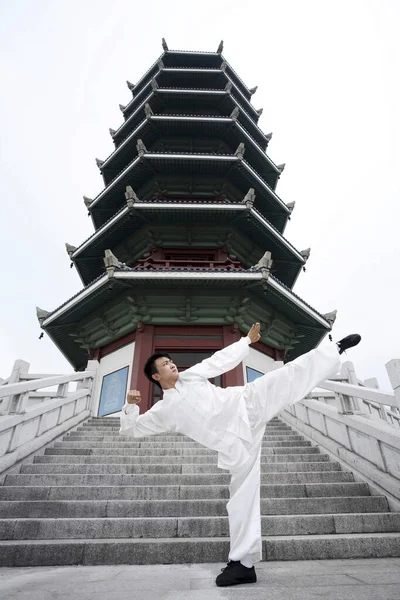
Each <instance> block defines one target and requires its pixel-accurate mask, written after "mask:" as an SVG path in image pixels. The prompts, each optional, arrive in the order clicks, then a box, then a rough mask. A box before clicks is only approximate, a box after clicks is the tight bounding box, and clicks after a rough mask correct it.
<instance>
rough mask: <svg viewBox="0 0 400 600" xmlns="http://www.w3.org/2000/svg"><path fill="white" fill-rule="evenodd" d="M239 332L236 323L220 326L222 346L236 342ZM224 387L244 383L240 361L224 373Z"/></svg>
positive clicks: (238, 338) (239, 336) (239, 335)
mask: <svg viewBox="0 0 400 600" xmlns="http://www.w3.org/2000/svg"><path fill="white" fill-rule="evenodd" d="M241 337H242V336H241V333H240V331H239V328H238V326H237V324H236V323H233V324H232V325H224V326H223V327H222V339H223V347H224V348H225V346H229V345H230V344H233V342H237V341H238V340H240V338H241ZM224 379H225V387H231V386H235V385H244V378H243V365H242V363H240V364H239V365H238V366H237V367H235V369H232V370H231V371H229V372H228V373H226V374H225V377H224Z"/></svg>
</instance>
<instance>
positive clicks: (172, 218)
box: [71, 202, 305, 288]
mask: <svg viewBox="0 0 400 600" xmlns="http://www.w3.org/2000/svg"><path fill="white" fill-rule="evenodd" d="M154 222H163V223H168V224H172V225H174V224H177V223H178V224H179V223H195V224H197V225H199V224H207V223H210V224H214V223H218V224H222V225H231V226H232V227H235V228H237V229H238V230H239V231H240V232H241V233H242V234H243V235H245V236H247V237H249V238H250V239H252V240H253V241H254V242H255V243H256V244H258V245H259V246H260V247H261V248H263V249H268V250H270V251H271V252H272V257H273V260H274V273H275V274H276V276H277V277H278V278H279V279H280V280H281V281H283V283H284V284H286V285H287V286H289V287H290V288H291V287H293V285H294V282H295V281H296V279H297V276H298V274H299V272H300V270H301V268H302V267H303V265H304V264H305V260H304V258H303V256H302V255H301V254H300V252H298V251H297V250H296V249H295V248H294V246H292V244H290V242H288V240H286V239H285V238H284V237H283V236H282V235H281V234H280V233H279V231H278V230H277V229H275V227H273V225H272V224H271V223H269V222H268V221H267V220H266V219H265V218H264V217H263V216H262V215H261V214H260V213H259V212H258V211H257V210H256V209H254V208H252V209H251V210H248V209H247V207H246V206H245V205H244V204H229V203H226V204H225V203H200V202H197V203H195V202H192V203H190V202H163V203H161V202H136V203H135V205H134V208H133V209H129V208H128V207H127V206H126V207H124V208H123V209H121V210H120V211H119V212H118V213H116V214H115V215H114V216H113V217H112V218H111V219H110V220H109V221H108V222H107V223H105V224H104V225H103V226H102V227H101V228H100V229H98V230H97V231H96V232H95V233H94V234H93V235H92V236H91V237H90V238H88V239H87V240H86V241H85V242H83V243H82V244H81V245H80V246H79V247H78V248H77V249H76V250H75V251H74V252H73V254H72V255H71V260H72V261H73V262H74V263H75V266H76V268H77V270H78V272H79V275H80V277H81V279H82V282H83V283H84V284H88V283H89V282H90V281H92V280H93V279H94V278H95V277H98V276H99V275H100V274H101V273H102V272H103V271H104V262H103V257H104V251H105V250H106V249H107V248H115V246H117V245H118V244H119V243H121V242H122V241H123V240H124V239H126V238H127V237H130V236H132V235H133V234H135V233H136V232H139V231H140V229H141V228H142V227H143V226H144V225H146V224H148V223H154ZM248 266H250V265H248Z"/></svg>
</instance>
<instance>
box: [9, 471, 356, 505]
mask: <svg viewBox="0 0 400 600" xmlns="http://www.w3.org/2000/svg"><path fill="white" fill-rule="evenodd" d="M284 475H285V479H282V478H279V479H278V478H273V479H272V480H271V475H261V483H262V485H271V484H273V485H283V484H290V485H292V484H306V483H345V482H352V478H353V476H352V474H351V473H340V472H332V473H329V472H328V473H319V474H318V473H304V474H303V475H306V476H307V477H306V478H305V479H304V478H303V477H300V476H298V475H297V474H293V476H294V477H293V478H290V479H289V477H290V474H289V473H286V474H284ZM312 475H313V476H314V475H315V477H310V476H312ZM324 475H326V476H327V477H323V476H324ZM335 475H336V476H338V475H342V476H344V475H348V477H347V478H345V479H343V478H342V477H341V478H340V479H339V478H337V477H334V476H335ZM178 477H179V478H180V479H177V478H178ZM172 478H175V479H172ZM214 478H215V479H214ZM228 484H229V476H228V475H226V476H224V481H222V480H221V476H218V475H212V474H210V473H205V474H204V475H136V476H135V485H138V486H146V485H147V486H149V485H153V486H159V485H160V486H162V485H165V486H168V485H225V486H228ZM126 487H128V491H126V490H125V488H126ZM113 490H114V492H113ZM129 490H130V488H129V486H125V487H124V489H123V490H122V491H119V492H118V493H119V494H125V496H124V497H128V498H129V497H130V496H129ZM113 493H115V489H114V487H112V486H111V487H109V486H101V487H100V486H99V487H98V488H96V489H95V490H93V486H84V485H78V486H73V485H70V486H39V487H37V486H11V485H9V486H2V487H0V500H90V499H93V500H95V499H99V498H100V499H101V498H105V497H111V496H112V494H113ZM118 497H119V498H121V497H122V496H121V495H120V496H118Z"/></svg>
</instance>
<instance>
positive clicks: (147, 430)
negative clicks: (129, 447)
mask: <svg viewBox="0 0 400 600" xmlns="http://www.w3.org/2000/svg"><path fill="white" fill-rule="evenodd" d="M140 401H141V395H140V392H138V391H137V390H131V391H130V392H128V395H127V398H126V403H125V405H124V406H123V407H122V413H121V428H120V430H119V433H120V435H130V436H132V437H135V438H140V437H145V436H148V435H157V434H158V433H164V432H166V431H168V427H167V425H166V423H165V422H164V420H165V419H164V415H162V414H161V413H162V412H163V411H162V408H163V407H162V403H161V402H158V403H157V404H155V405H154V406H153V407H152V408H151V409H150V410H148V411H147V412H146V413H145V414H144V415H139V406H138V404H139V403H140Z"/></svg>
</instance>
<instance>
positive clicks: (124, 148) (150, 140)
mask: <svg viewBox="0 0 400 600" xmlns="http://www.w3.org/2000/svg"><path fill="white" fill-rule="evenodd" d="M163 136H171V137H179V136H199V137H201V136H205V138H206V139H207V137H208V138H211V139H213V137H215V138H220V139H223V140H224V141H225V143H226V144H227V145H229V146H230V149H231V151H232V152H234V151H235V149H236V148H237V147H238V145H239V144H240V143H241V142H244V143H245V145H246V159H247V160H248V161H249V163H250V164H251V165H252V167H253V169H254V170H256V171H258V172H260V173H262V175H263V179H265V181H266V182H267V183H268V184H269V185H270V186H271V187H272V188H273V189H275V186H276V183H277V180H278V178H279V176H280V170H279V169H278V167H277V165H275V163H274V162H273V161H272V160H271V159H270V158H269V156H267V154H266V153H265V151H264V150H263V149H262V148H261V147H260V146H259V145H258V144H257V142H256V140H255V139H254V138H253V137H252V136H251V135H250V133H249V132H247V131H246V129H245V128H244V127H243V125H241V124H240V123H239V122H238V121H237V120H236V119H232V118H230V117H218V116H188V115H152V116H151V117H148V118H145V119H143V120H142V121H141V122H140V123H139V124H138V126H137V127H136V128H135V129H134V131H132V132H131V133H130V134H129V136H128V137H127V138H125V140H124V141H123V142H122V143H121V144H120V145H119V146H118V147H117V148H116V149H115V150H114V151H113V152H112V154H110V156H108V157H107V158H106V159H105V161H104V162H103V164H102V166H101V172H102V174H103V177H104V182H105V184H106V185H107V184H108V183H109V182H110V181H111V180H112V179H113V178H114V177H115V176H116V175H118V173H120V172H121V170H123V168H124V167H125V166H126V164H127V162H128V161H129V160H131V157H132V155H135V154H136V153H137V150H136V142H137V139H138V138H140V139H142V140H143V142H144V144H145V145H146V146H147V147H150V146H152V145H153V144H154V143H155V142H157V141H158V140H159V139H162V138H163Z"/></svg>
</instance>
